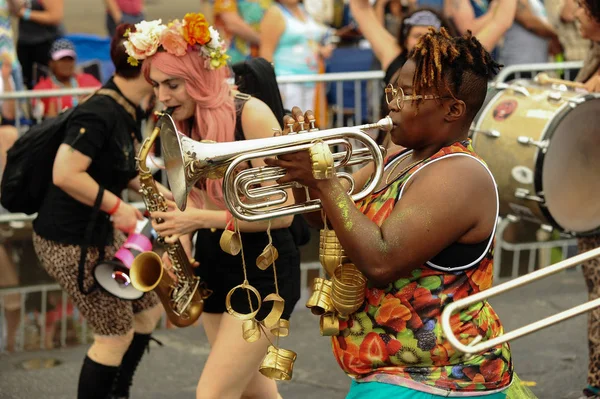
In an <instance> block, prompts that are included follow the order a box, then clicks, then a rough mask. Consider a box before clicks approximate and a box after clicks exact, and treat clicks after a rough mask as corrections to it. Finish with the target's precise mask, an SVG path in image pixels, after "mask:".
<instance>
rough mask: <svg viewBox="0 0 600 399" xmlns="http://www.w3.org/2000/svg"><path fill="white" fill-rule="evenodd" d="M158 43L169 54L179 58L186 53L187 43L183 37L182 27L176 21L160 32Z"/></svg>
mask: <svg viewBox="0 0 600 399" xmlns="http://www.w3.org/2000/svg"><path fill="white" fill-rule="evenodd" d="M160 41H161V43H162V46H163V47H164V49H165V50H166V51H167V53H169V54H173V55H176V56H178V57H181V56H184V55H185V53H186V52H187V48H188V43H187V42H186V41H185V38H184V37H183V25H182V23H181V22H179V20H177V19H176V20H174V21H173V22H171V23H170V24H169V26H168V27H167V29H165V30H164V31H163V32H162V34H161V36H160Z"/></svg>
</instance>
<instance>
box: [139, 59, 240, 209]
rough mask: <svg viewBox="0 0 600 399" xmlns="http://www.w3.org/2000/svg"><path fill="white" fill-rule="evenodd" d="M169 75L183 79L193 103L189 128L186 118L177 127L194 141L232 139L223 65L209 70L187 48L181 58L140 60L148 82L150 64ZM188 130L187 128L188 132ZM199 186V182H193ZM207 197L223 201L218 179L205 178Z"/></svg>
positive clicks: (232, 110) (195, 198) (220, 203)
mask: <svg viewBox="0 0 600 399" xmlns="http://www.w3.org/2000/svg"><path fill="white" fill-rule="evenodd" d="M151 65H154V66H155V67H156V68H157V69H158V70H159V71H161V72H162V73H164V74H167V75H169V76H175V77H178V78H183V79H184V81H185V88H186V90H187V93H188V95H189V96H190V97H192V98H193V99H194V101H195V102H196V112H195V114H194V120H193V122H192V126H191V129H190V128H189V125H188V122H187V121H178V122H176V125H177V130H179V131H180V132H182V133H184V134H187V135H188V136H189V137H191V138H192V139H194V140H197V141H200V140H212V141H216V142H228V141H234V140H235V137H234V129H235V119H236V113H235V106H234V104H233V99H232V97H231V95H230V88H229V85H228V84H227V82H226V78H227V77H228V69H227V68H219V69H216V70H210V69H207V68H206V67H205V59H204V57H201V56H200V55H199V54H198V53H197V52H195V51H190V52H188V53H187V54H186V55H184V56H182V57H177V56H175V55H171V54H169V53H166V52H157V53H156V54H155V55H153V56H152V57H150V58H148V59H147V60H145V61H144V64H143V71H144V76H145V77H146V79H147V80H148V81H150V66H151ZM188 129H189V131H188ZM197 186H199V188H203V186H204V185H203V184H202V181H200V182H199V184H197ZM194 191H195V190H192V194H191V200H192V201H193V202H194V203H195V204H196V205H197V206H202V201H201V197H200V195H199V194H198V193H196V192H194ZM206 192H207V194H208V196H209V197H210V198H211V199H212V200H213V201H214V202H215V203H216V204H217V205H218V206H220V207H221V208H223V209H225V202H224V201H223V188H222V180H220V179H219V180H207V181H206Z"/></svg>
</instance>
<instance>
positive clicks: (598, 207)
mask: <svg viewBox="0 0 600 399" xmlns="http://www.w3.org/2000/svg"><path fill="white" fill-rule="evenodd" d="M598 110H600V97H597V98H591V99H589V100H588V101H585V102H583V103H581V104H579V105H577V106H576V107H575V108H574V109H571V110H570V111H565V112H566V116H565V117H564V118H562V119H560V118H557V119H558V121H557V122H558V123H557V125H554V126H552V125H553V124H551V125H550V126H549V131H548V135H547V137H545V139H550V146H549V147H548V151H547V152H546V154H545V156H544V164H543V168H542V171H543V172H542V189H543V192H544V196H545V199H546V206H547V208H548V211H549V212H550V214H551V216H552V217H553V218H554V220H555V222H556V223H557V224H558V225H559V226H560V227H562V228H563V230H566V231H570V232H573V233H576V234H577V233H589V232H593V231H594V230H596V229H598V228H600V134H599V132H598V129H599V127H600V112H598Z"/></svg>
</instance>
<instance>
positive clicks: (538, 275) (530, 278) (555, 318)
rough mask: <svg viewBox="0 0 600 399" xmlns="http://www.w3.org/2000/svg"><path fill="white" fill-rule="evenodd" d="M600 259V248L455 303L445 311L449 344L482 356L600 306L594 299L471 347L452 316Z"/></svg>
mask: <svg viewBox="0 0 600 399" xmlns="http://www.w3.org/2000/svg"><path fill="white" fill-rule="evenodd" d="M598 256H600V248H595V249H592V250H590V251H587V252H584V253H581V254H579V255H576V256H574V257H572V258H569V259H565V260H563V261H561V262H558V263H555V264H553V265H551V266H548V267H545V268H543V269H540V270H537V271H535V272H533V273H529V274H526V275H524V276H521V277H518V278H515V279H513V280H511V281H507V282H506V283H502V284H499V285H497V286H495V287H492V288H490V289H487V290H485V291H482V292H479V293H477V294H475V295H472V296H469V297H466V298H463V299H460V300H458V301H456V302H453V303H451V304H449V305H448V306H446V308H445V309H444V311H443V312H442V332H443V334H444V335H445V336H446V338H447V339H448V342H450V344H451V345H452V346H453V347H454V348H455V349H456V350H457V351H459V352H462V353H466V354H468V355H472V354H475V353H480V352H484V351H487V350H489V349H491V348H493V347H495V346H496V345H499V344H503V343H505V342H507V341H511V340H513V339H516V338H520V337H522V336H525V335H528V334H531V333H534V332H536V331H538V330H541V329H543V328H546V327H550V326H552V325H554V324H556V323H560V322H561V321H564V320H567V319H570V318H571V317H575V316H578V315H580V314H582V313H585V312H588V311H590V310H593V309H595V308H597V307H598V306H600V298H598V299H594V300H591V301H588V302H585V303H583V304H581V305H578V306H575V307H573V308H571V309H567V310H565V311H563V312H560V313H558V314H555V315H552V316H549V317H546V318H545V319H542V320H539V321H536V322H534V323H531V324H528V325H526V326H523V327H520V328H518V329H516V330H514V331H511V332H508V333H504V334H503V335H500V336H498V337H496V338H492V339H490V340H487V341H484V342H481V340H482V337H481V336H477V337H475V339H473V341H471V342H469V343H468V344H464V343H462V342H460V340H459V339H458V338H457V337H456V335H454V331H453V330H452V325H451V324H450V317H451V316H452V314H453V313H454V312H456V311H457V310H459V309H463V308H466V307H468V306H470V305H472V304H474V303H477V302H481V301H483V300H486V299H488V298H491V297H493V296H496V295H498V294H502V293H504V292H506V291H509V290H512V289H514V288H518V287H521V286H523V285H526V284H529V283H532V282H534V281H537V280H540V279H542V278H544V277H548V276H551V275H553V274H556V273H558V272H561V271H563V270H566V269H569V268H571V267H574V266H577V265H578V264H580V263H582V262H585V261H588V260H590V259H594V258H597V257H598Z"/></svg>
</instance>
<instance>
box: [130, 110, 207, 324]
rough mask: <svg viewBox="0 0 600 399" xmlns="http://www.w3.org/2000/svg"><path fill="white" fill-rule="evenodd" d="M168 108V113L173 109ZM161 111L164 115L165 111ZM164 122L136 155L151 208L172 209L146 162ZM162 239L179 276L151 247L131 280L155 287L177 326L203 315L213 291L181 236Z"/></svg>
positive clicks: (136, 265)
mask: <svg viewBox="0 0 600 399" xmlns="http://www.w3.org/2000/svg"><path fill="white" fill-rule="evenodd" d="M166 112H167V113H168V112H169V110H167V111H166ZM159 115H160V116H161V117H162V115H164V113H161V114H159ZM160 126H161V124H160V121H159V123H157V124H156V127H155V128H154V130H153V131H152V133H151V134H150V136H149V137H147V138H146V139H145V140H144V142H143V143H142V147H141V148H140V151H139V153H138V156H137V158H136V162H137V168H138V171H139V176H140V194H141V195H142V197H143V199H144V203H145V204H146V209H147V210H148V211H149V212H154V211H161V212H166V211H167V210H168V207H167V202H166V200H165V198H164V197H163V195H162V193H161V192H160V191H159V190H158V187H157V186H156V182H155V181H154V178H153V177H152V173H151V172H150V169H148V167H147V166H146V159H147V157H148V153H149V152H150V149H151V148H152V145H153V144H154V142H155V141H156V138H157V137H158V135H159V134H160ZM157 222H158V223H161V222H162V220H160V219H158V220H157ZM158 241H159V242H160V243H161V244H164V245H165V246H166V250H167V254H168V256H169V259H170V261H171V263H172V265H173V268H172V269H171V270H172V271H173V274H174V275H175V277H176V280H174V279H173V278H172V277H171V276H170V275H169V273H166V272H165V269H164V267H163V262H162V260H161V258H160V256H158V254H156V253H155V252H152V251H147V252H143V253H141V254H139V255H137V256H136V257H135V259H134V261H133V263H132V265H131V269H130V271H129V276H130V278H131V283H132V285H133V286H134V287H135V288H136V289H138V290H140V291H143V292H148V291H151V290H155V291H156V293H157V295H158V297H159V298H160V301H161V302H162V304H163V307H164V308H165V310H166V312H167V317H168V319H169V321H170V322H171V323H173V324H174V325H176V326H177V327H187V326H189V325H191V324H193V323H194V322H195V321H196V320H198V318H199V317H200V314H201V313H202V310H203V308H204V299H206V298H207V297H208V296H209V295H210V291H209V290H207V289H206V288H205V287H204V284H203V283H201V282H200V278H199V277H197V276H195V275H194V272H193V269H192V265H191V264H190V261H189V258H188V256H187V254H186V253H185V251H184V249H183V246H182V245H181V242H180V241H179V240H177V241H176V242H175V243H174V244H165V242H164V237H160V236H159V237H158Z"/></svg>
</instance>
